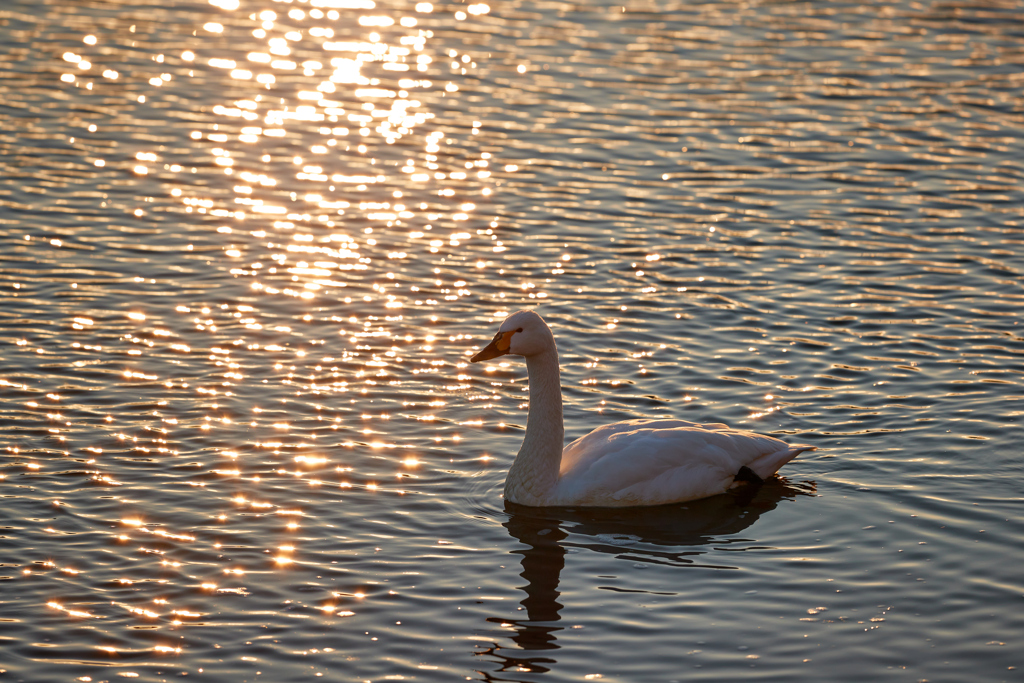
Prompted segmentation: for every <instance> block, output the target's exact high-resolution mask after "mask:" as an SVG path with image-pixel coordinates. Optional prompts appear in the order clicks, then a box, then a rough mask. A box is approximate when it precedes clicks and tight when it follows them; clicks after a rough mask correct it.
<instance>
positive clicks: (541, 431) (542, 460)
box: [505, 344, 565, 505]
mask: <svg viewBox="0 0 1024 683" xmlns="http://www.w3.org/2000/svg"><path fill="white" fill-rule="evenodd" d="M526 369H527V372H528V373H529V375H530V413H529V415H528V416H527V418H526V436H525V437H524V438H523V445H522V447H521V448H520V449H519V455H517V456H516V459H515V461H514V462H513V463H512V467H511V468H509V471H508V477H507V478H506V479H505V500H509V501H512V502H513V503H519V504H521V505H542V504H544V502H545V498H546V496H547V494H549V493H550V492H551V491H552V489H553V488H554V487H555V485H556V484H557V483H558V470H559V466H560V465H561V462H562V442H563V441H564V440H565V425H564V424H563V423H562V383H561V380H560V379H559V375H558V350H557V349H556V348H555V346H554V344H552V345H551V349H550V351H545V352H544V353H541V354H538V355H535V356H530V357H528V358H527V359H526Z"/></svg>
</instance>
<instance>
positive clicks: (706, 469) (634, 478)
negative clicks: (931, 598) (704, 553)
mask: <svg viewBox="0 0 1024 683" xmlns="http://www.w3.org/2000/svg"><path fill="white" fill-rule="evenodd" d="M505 354H515V355H521V356H523V357H524V358H525V359H526V367H527V371H528V372H529V375H530V412H529V415H528V416H527V421H526V436H525V437H524V438H523V445H522V447H521V448H520V449H519V454H518V455H517V456H516V459H515V461H514V462H513V463H512V467H511V468H510V469H509V472H508V477H507V478H506V479H505V500H507V501H510V502H513V503H518V504H520V505H532V506H559V505H563V506H568V505H580V506H594V507H624V506H637V505H661V504H664V503H678V502H682V501H687V500H695V499H697V498H706V497H708V496H713V495H716V494H719V493H722V492H724V491H726V490H728V489H730V488H732V487H733V486H734V485H735V484H736V483H737V482H738V481H741V480H754V481H756V480H758V479H761V480H763V479H767V478H768V477H770V476H772V475H774V474H775V473H776V472H777V471H778V469H779V468H780V467H782V466H783V465H785V464H786V463H787V462H789V461H790V460H792V459H793V458H795V457H796V456H797V454H799V453H801V452H803V451H808V450H814V446H806V445H790V444H787V443H785V442H784V441H780V440H779V439H775V438H773V437H770V436H763V435H761V434H755V433H753V432H746V431H741V430H738V429H730V428H729V427H727V426H726V425H724V424H699V423H695V422H686V421H685V420H627V421H625V422H616V423H614V424H610V425H605V426H603V427H598V428H597V429H595V430H594V431H592V432H590V433H589V434H587V435H586V436H584V437H581V438H579V439H576V440H575V441H573V442H572V443H571V444H569V445H568V446H566V447H565V448H564V449H563V448H562V443H563V441H564V438H565V427H564V425H563V423H562V387H561V382H560V380H559V372H558V349H557V347H556V346H555V339H554V337H553V336H552V334H551V330H550V329H549V328H548V326H547V324H545V322H544V320H543V319H541V317H540V316H539V315H537V314H536V313H534V312H533V311H519V312H518V313H513V314H512V315H510V316H509V317H508V318H507V319H506V320H505V322H503V323H502V324H501V327H500V328H499V331H498V334H497V335H496V336H495V337H494V340H493V341H492V342H491V343H490V344H489V345H488V346H487V347H486V348H484V349H482V350H481V351H480V352H479V353H477V354H476V355H475V356H473V358H472V361H473V362H474V363H476V362H479V361H481V360H490V359H491V358H497V357H498V356H502V355H505Z"/></svg>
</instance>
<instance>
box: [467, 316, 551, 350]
mask: <svg viewBox="0 0 1024 683" xmlns="http://www.w3.org/2000/svg"><path fill="white" fill-rule="evenodd" d="M554 350H555V338H554V336H552V334H551V329H550V328H549V327H548V326H547V323H545V322H544V319H543V318H541V317H540V316H539V315H537V314H536V313H534V312H533V311H517V312H516V313H513V314H512V315H510V316H509V317H507V318H505V322H503V323H502V324H501V327H499V328H498V334H496V335H494V339H492V340H491V343H490V344H488V345H487V346H485V347H484V348H482V349H480V351H478V352H477V354H476V355H475V356H473V357H472V358H470V359H469V360H470V362H472V363H479V362H480V361H482V360H491V359H492V358H497V357H498V356H504V355H506V354H514V355H516V356H525V357H527V358H529V357H530V356H537V355H540V354H542V353H545V352H547V351H554Z"/></svg>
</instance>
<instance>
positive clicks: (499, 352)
mask: <svg viewBox="0 0 1024 683" xmlns="http://www.w3.org/2000/svg"><path fill="white" fill-rule="evenodd" d="M516 332H518V330H508V331H507V332H499V333H498V334H496V335H494V339H492V340H491V343H490V344H488V345H487V346H485V347H484V348H482V349H480V351H478V352H477V354H476V355H475V356H473V357H472V358H470V359H469V362H470V363H479V362H480V361H482V360H491V359H492V358H497V357H498V356H504V355H505V354H507V353H508V350H509V348H511V346H512V335H513V334H515V333H516Z"/></svg>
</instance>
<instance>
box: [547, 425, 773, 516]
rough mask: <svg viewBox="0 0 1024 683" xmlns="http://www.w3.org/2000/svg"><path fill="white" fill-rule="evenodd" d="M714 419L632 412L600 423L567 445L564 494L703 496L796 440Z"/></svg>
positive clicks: (622, 498)
mask: <svg viewBox="0 0 1024 683" xmlns="http://www.w3.org/2000/svg"><path fill="white" fill-rule="evenodd" d="M641 423H642V424H641ZM709 426H710V425H709ZM714 427H716V428H712V429H706V428H703V426H698V425H697V424H695V423H691V422H685V421H682V420H678V421H677V420H656V421H640V420H632V421H629V422H625V423H616V424H614V425H607V426H606V427H601V428H598V429H596V430H594V431H593V432H591V433H590V434H588V435H586V436H584V437H583V438H581V439H577V440H576V441H574V442H573V443H571V444H569V445H568V446H566V448H565V450H564V451H563V454H562V468H561V478H560V483H559V498H560V499H563V500H566V501H572V503H573V504H586V503H587V502H588V500H589V499H594V500H595V501H596V500H597V499H598V498H600V499H603V500H605V501H606V504H619V505H626V504H628V505H653V504H657V503H661V502H673V501H681V500H691V499H695V498H703V497H705V496H709V495H714V494H716V493H721V492H722V491H724V490H726V489H727V488H728V487H729V485H730V484H731V483H732V481H733V477H734V475H735V474H736V473H737V472H738V471H739V469H740V468H741V467H743V466H744V465H750V464H751V463H753V462H754V461H755V460H757V459H758V458H761V457H763V456H766V455H770V454H774V453H778V452H780V451H783V450H786V449H788V448H789V445H788V444H786V443H785V442H783V441H780V440H778V439H775V438H772V437H770V436H763V435H760V434H754V433H752V432H744V431H739V430H733V429H729V428H728V427H725V425H714ZM591 504H600V503H597V502H593V501H591Z"/></svg>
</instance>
